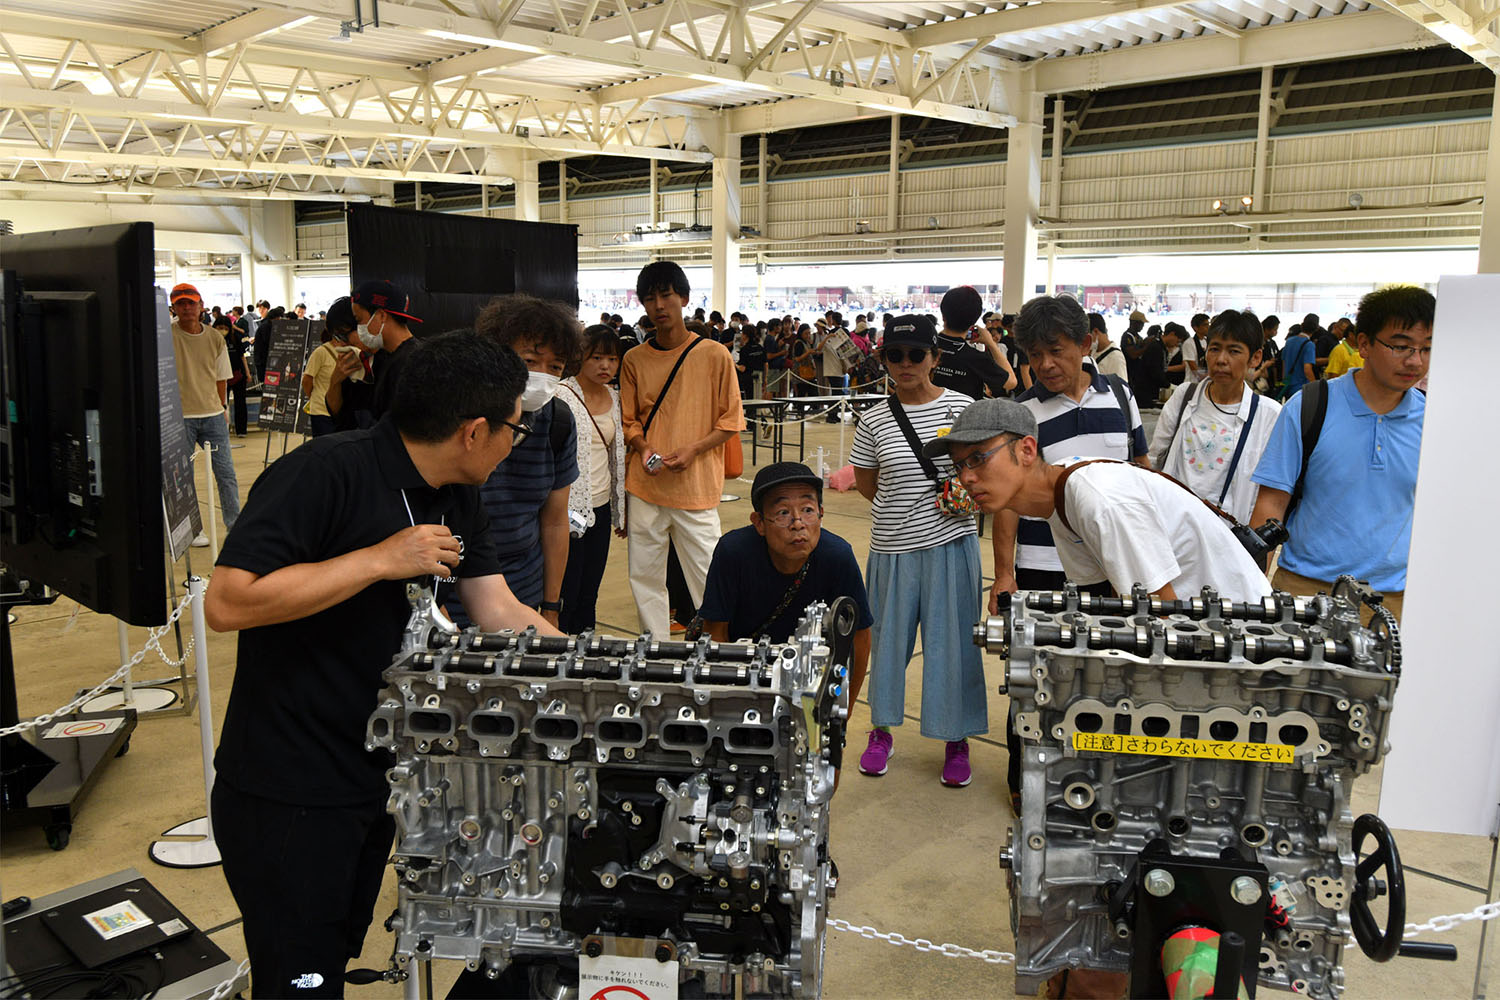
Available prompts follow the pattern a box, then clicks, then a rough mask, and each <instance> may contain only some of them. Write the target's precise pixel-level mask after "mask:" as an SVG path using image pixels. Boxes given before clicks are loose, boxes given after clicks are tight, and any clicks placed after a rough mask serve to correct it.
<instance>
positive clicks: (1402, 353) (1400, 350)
mask: <svg viewBox="0 0 1500 1000" xmlns="http://www.w3.org/2000/svg"><path fill="white" fill-rule="evenodd" d="M1370 339H1372V340H1374V341H1375V343H1377V344H1379V345H1380V346H1381V347H1384V348H1385V349H1386V350H1387V351H1390V352H1391V353H1392V354H1394V355H1395V356H1396V360H1398V361H1405V360H1406V359H1407V358H1410V357H1412V356H1413V355H1416V354H1421V355H1422V360H1423V361H1426V360H1428V359H1430V358H1431V357H1432V348H1431V347H1397V346H1396V345H1395V344H1387V343H1386V342H1385V341H1383V340H1381V339H1380V338H1379V337H1372V338H1370Z"/></svg>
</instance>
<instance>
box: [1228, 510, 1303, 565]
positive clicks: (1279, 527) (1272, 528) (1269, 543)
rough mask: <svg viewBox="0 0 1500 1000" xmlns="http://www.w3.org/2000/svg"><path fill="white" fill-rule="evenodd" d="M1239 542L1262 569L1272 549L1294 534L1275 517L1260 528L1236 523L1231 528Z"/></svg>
mask: <svg viewBox="0 0 1500 1000" xmlns="http://www.w3.org/2000/svg"><path fill="white" fill-rule="evenodd" d="M1230 530H1231V531H1232V532H1234V537H1235V538H1237V539H1239V543H1240V544H1241V545H1243V546H1244V547H1245V551H1246V552H1248V553H1250V558H1251V559H1254V560H1255V564H1256V565H1257V566H1259V567H1260V568H1261V569H1262V570H1264V569H1265V568H1266V560H1267V559H1268V558H1269V557H1270V555H1271V550H1272V549H1274V548H1275V547H1276V546H1278V545H1281V544H1282V543H1283V542H1285V541H1286V540H1287V539H1288V538H1291V537H1292V536H1291V535H1290V534H1288V533H1287V530H1286V525H1284V524H1282V523H1281V522H1280V521H1278V520H1276V519H1275V518H1274V517H1273V518H1271V519H1270V520H1268V521H1266V523H1265V524H1262V525H1261V526H1260V527H1259V528H1252V527H1250V526H1249V525H1247V524H1236V525H1235V526H1234V527H1233V528H1231V529H1230Z"/></svg>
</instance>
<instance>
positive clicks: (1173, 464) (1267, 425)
mask: <svg viewBox="0 0 1500 1000" xmlns="http://www.w3.org/2000/svg"><path fill="white" fill-rule="evenodd" d="M1212 384H1213V383H1212V382H1209V381H1205V382H1200V383H1198V386H1197V388H1196V389H1193V388H1192V386H1190V385H1186V384H1185V385H1183V386H1180V387H1179V388H1178V390H1177V391H1176V392H1174V393H1172V396H1171V398H1170V399H1168V400H1167V403H1166V405H1165V406H1163V407H1162V413H1161V419H1160V420H1158V421H1157V422H1156V433H1155V434H1153V435H1152V437H1151V464H1152V465H1154V466H1155V467H1156V468H1158V469H1160V470H1162V471H1163V472H1165V473H1166V474H1167V475H1169V476H1171V477H1172V478H1173V479H1176V480H1177V481H1178V482H1182V483H1186V484H1187V485H1188V486H1189V487H1190V488H1191V489H1192V491H1193V492H1194V493H1196V494H1198V495H1199V496H1200V497H1203V498H1205V499H1207V500H1212V501H1213V502H1214V503H1218V504H1219V506H1220V507H1223V508H1224V509H1225V510H1226V511H1228V512H1229V513H1231V514H1233V515H1234V517H1235V519H1236V520H1238V521H1239V522H1240V523H1241V524H1247V523H1249V521H1250V514H1251V512H1252V511H1254V510H1255V498H1256V496H1258V495H1259V493H1260V486H1259V485H1258V484H1256V483H1255V482H1254V481H1252V480H1251V478H1250V477H1251V475H1252V474H1253V473H1254V472H1255V467H1256V466H1257V465H1259V464H1260V457H1261V455H1263V454H1264V453H1265V450H1266V443H1267V442H1268V441H1270V440H1271V430H1272V428H1274V427H1275V426H1276V417H1277V416H1278V415H1279V414H1280V413H1281V404H1280V403H1278V402H1276V401H1275V400H1273V399H1271V398H1270V397H1268V396H1259V397H1257V396H1256V394H1255V393H1254V392H1251V391H1250V388H1249V387H1248V386H1247V387H1246V388H1245V391H1244V394H1243V395H1241V397H1240V403H1239V406H1238V407H1236V408H1235V410H1234V412H1233V413H1225V412H1224V411H1223V410H1221V409H1219V407H1218V406H1216V405H1215V404H1214V402H1213V400H1212V399H1210V398H1209V396H1208V387H1209V386H1210V385H1212ZM1189 390H1192V396H1193V399H1192V403H1191V408H1190V412H1188V413H1187V414H1186V416H1185V418H1184V414H1183V409H1184V407H1187V406H1188V405H1189V404H1188V403H1187V402H1186V400H1187V398H1188V393H1189ZM1252 408H1253V410H1254V414H1255V417H1254V419H1253V420H1251V419H1250V414H1251V411H1252ZM1246 420H1249V421H1250V427H1249V429H1248V430H1245V421H1246ZM1242 430H1243V431H1245V435H1246V436H1245V447H1244V449H1243V450H1242V451H1241V452H1240V461H1239V465H1237V466H1235V469H1234V479H1233V481H1232V482H1230V484H1229V492H1228V493H1227V494H1225V492H1224V477H1225V476H1227V475H1228V474H1229V467H1230V465H1231V464H1232V463H1233V461H1234V451H1235V448H1236V447H1237V446H1238V445H1239V440H1240V433H1241V431H1242ZM1220 496H1223V497H1224V502H1223V503H1219V498H1220Z"/></svg>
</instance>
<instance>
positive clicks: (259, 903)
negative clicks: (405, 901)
mask: <svg viewBox="0 0 1500 1000" xmlns="http://www.w3.org/2000/svg"><path fill="white" fill-rule="evenodd" d="M213 821H214V839H215V840H216V841H218V844H219V853H220V854H221V855H222V857H223V859H224V880H225V881H226V882H228V883H229V891H230V893H232V894H233V896H234V901H235V903H236V904H237V905H238V906H239V908H240V914H241V915H242V916H243V917H244V919H245V924H244V928H245V947H246V948H247V949H248V950H249V952H250V965H251V973H250V974H251V976H252V979H253V983H252V985H253V988H254V995H255V996H256V997H257V998H260V997H341V996H343V995H344V968H345V967H346V966H347V965H348V964H349V960H350V959H351V958H357V957H358V956H359V953H360V950H361V949H362V948H363V947H364V942H365V931H367V930H369V927H370V919H371V917H373V916H374V913H375V900H376V898H377V897H378V896H379V895H380V881H381V876H382V875H383V874H384V872H385V865H386V859H387V858H388V857H389V855H390V851H391V844H392V841H393V840H394V839H395V834H396V821H395V820H394V819H393V818H392V817H391V816H390V815H388V814H387V813H386V811H385V802H384V800H382V801H379V802H374V803H371V804H369V805H358V806H343V807H321V806H299V805H290V804H288V803H285V802H275V801H272V800H270V799H265V798H261V797H260V796H258V795H251V794H248V793H246V792H242V791H240V790H238V789H236V788H232V787H231V786H229V785H228V784H226V783H225V782H224V781H222V780H220V781H218V782H216V783H215V784H214V793H213Z"/></svg>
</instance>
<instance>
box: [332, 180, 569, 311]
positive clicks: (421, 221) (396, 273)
mask: <svg viewBox="0 0 1500 1000" xmlns="http://www.w3.org/2000/svg"><path fill="white" fill-rule="evenodd" d="M349 278H350V281H351V283H352V284H353V286H354V287H356V288H357V287H359V284H360V283H361V282H364V281H374V280H385V281H392V282H395V284H396V285H397V286H398V287H399V288H400V289H401V290H402V291H404V292H405V293H406V294H407V295H409V296H410V297H411V314H412V315H413V316H418V317H420V318H421V319H422V320H423V322H422V325H421V326H418V327H413V330H414V331H415V332H420V333H423V334H428V333H441V332H442V331H444V330H451V329H453V328H455V327H460V326H473V325H474V316H475V314H477V313H478V312H479V310H480V308H481V307H482V306H483V305H484V304H485V303H486V302H488V301H489V300H490V299H491V298H493V297H494V296H496V295H504V294H506V293H508V292H528V293H530V294H532V295H537V296H540V297H542V298H546V299H556V300H558V301H560V302H566V303H567V304H568V305H570V306H573V307H574V308H575V309H576V308H577V307H578V228H577V227H576V226H564V225H558V224H556V223H551V222H515V221H512V220H510V219H481V218H474V217H472V216H465V215H446V214H444V213H442V212H413V211H409V210H407V209H401V208H382V207H380V206H377V205H351V206H349Z"/></svg>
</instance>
